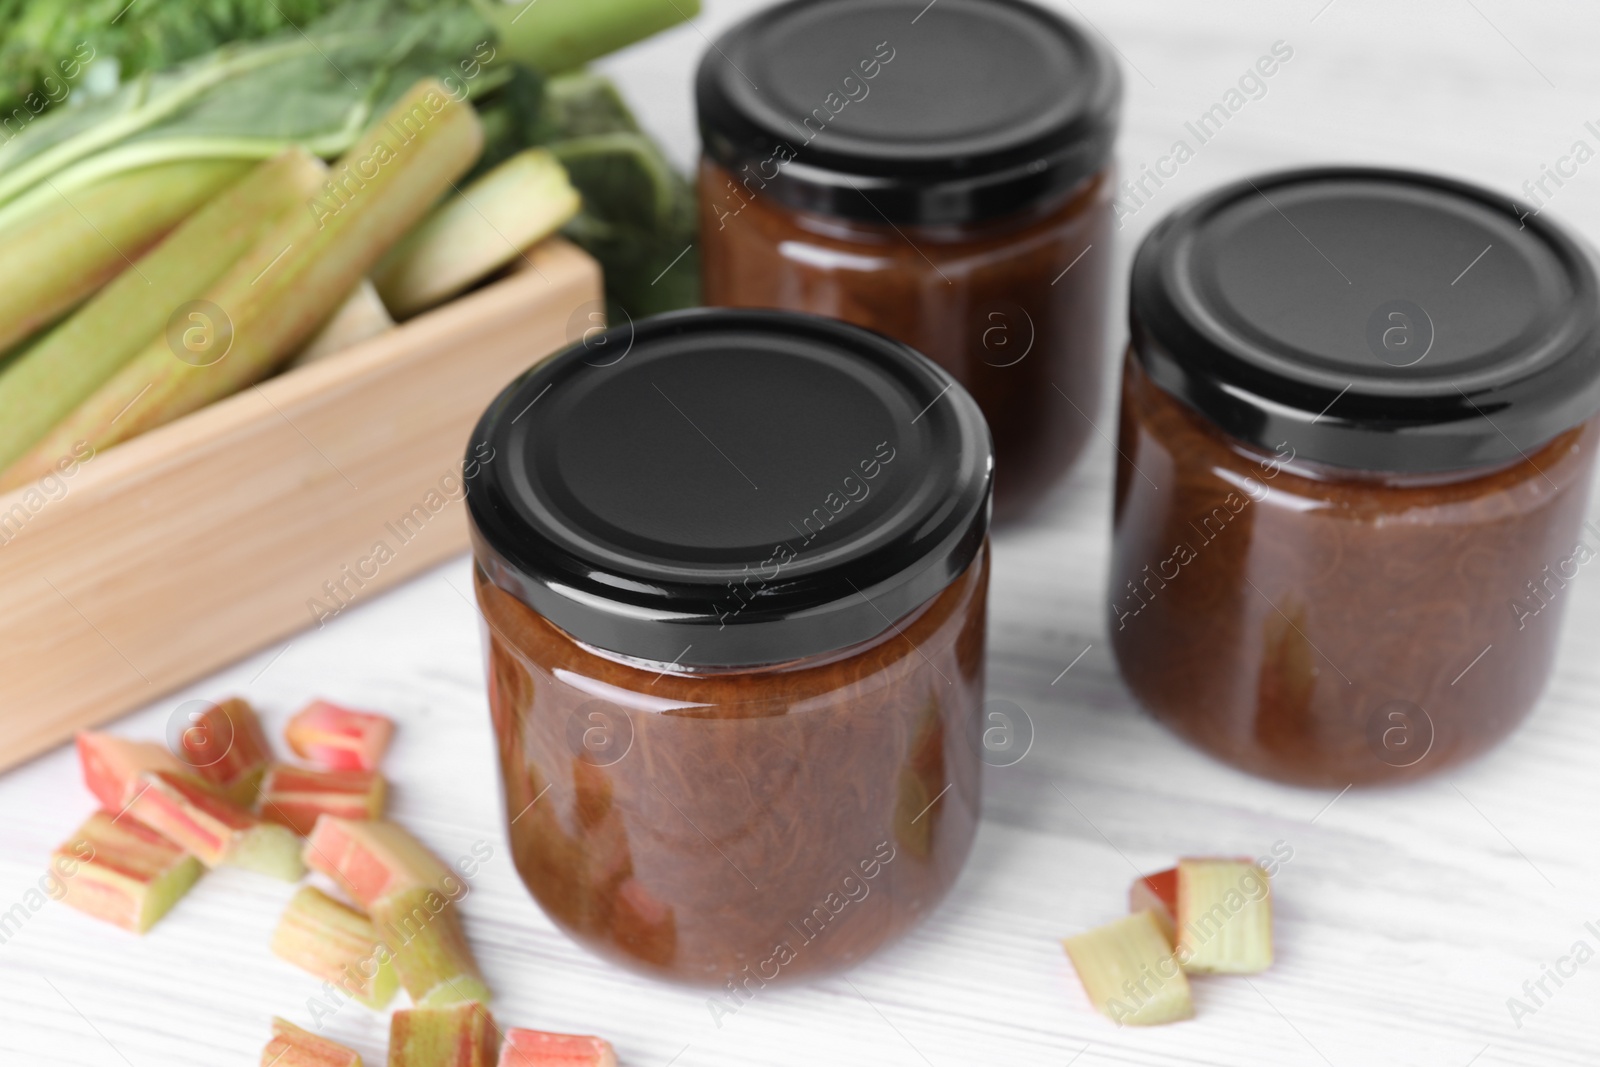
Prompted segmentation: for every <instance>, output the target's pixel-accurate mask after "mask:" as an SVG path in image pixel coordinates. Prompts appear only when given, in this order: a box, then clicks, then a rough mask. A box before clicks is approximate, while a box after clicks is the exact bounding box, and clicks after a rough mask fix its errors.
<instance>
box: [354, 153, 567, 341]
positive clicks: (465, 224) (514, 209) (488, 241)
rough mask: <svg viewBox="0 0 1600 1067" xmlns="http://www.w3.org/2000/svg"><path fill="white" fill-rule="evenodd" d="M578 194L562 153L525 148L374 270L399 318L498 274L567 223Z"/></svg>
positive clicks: (453, 201) (435, 215)
mask: <svg viewBox="0 0 1600 1067" xmlns="http://www.w3.org/2000/svg"><path fill="white" fill-rule="evenodd" d="M579 206H580V200H579V198H578V191H577V190H576V189H574V188H573V187H572V183H571V182H569V181H567V172H566V170H565V169H564V168H563V167H562V166H561V164H560V163H558V162H556V158H555V156H553V155H551V154H550V153H549V152H548V151H547V150H545V149H542V148H530V149H528V150H527V151H525V152H519V153H517V154H516V155H514V156H512V157H511V158H510V159H508V160H506V161H505V162H504V163H502V164H500V165H499V166H498V167H495V168H494V169H493V170H491V171H490V172H489V173H487V174H485V175H484V176H483V177H481V178H479V179H478V180H477V181H475V182H473V183H472V184H471V185H469V186H467V187H466V188H465V189H463V190H462V191H461V192H460V193H458V194H456V195H455V196H453V197H451V198H450V199H448V200H446V201H445V202H444V203H443V204H441V205H440V206H439V208H438V209H437V210H435V211H434V213H433V214H432V215H429V216H428V217H427V218H426V219H424V220H423V222H422V224H421V225H419V226H418V227H417V228H416V229H414V230H412V231H411V232H410V233H408V234H406V236H405V237H404V238H402V239H401V241H400V243H399V244H397V245H395V247H394V248H393V249H392V250H391V251H390V252H389V254H388V255H386V256H385V257H384V258H383V261H382V262H380V263H379V264H378V266H377V268H376V269H374V271H373V273H372V278H373V282H374V283H375V284H376V285H377V287H378V295H379V296H381V297H382V298H383V303H384V306H385V307H387V308H388V309H389V312H390V314H392V315H394V316H395V317H396V318H400V319H403V318H406V317H408V316H411V315H415V314H417V313H418V312H420V311H426V310H427V309H428V308H430V307H433V306H434V305H435V304H441V303H443V302H444V301H446V300H448V299H450V298H451V297H452V296H455V295H456V294H457V293H459V292H461V291H462V290H463V289H466V288H467V287H468V286H470V285H472V284H473V283H474V282H477V281H481V280H482V279H484V278H486V277H488V276H489V275H490V274H493V273H494V272H495V271H497V270H499V269H500V268H501V267H504V266H505V265H506V264H508V263H510V262H511V261H512V260H514V259H516V258H517V257H518V256H519V255H521V254H522V252H523V250H524V249H528V248H532V247H533V246H534V245H536V244H538V243H539V242H540V241H542V240H544V239H545V238H546V237H549V236H550V235H551V234H553V233H555V232H556V231H557V230H559V229H560V228H561V227H562V226H564V225H566V224H567V222H569V221H570V220H571V219H572V217H573V216H574V215H576V214H577V213H578V208H579Z"/></svg>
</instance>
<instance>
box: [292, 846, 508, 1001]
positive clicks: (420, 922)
mask: <svg viewBox="0 0 1600 1067" xmlns="http://www.w3.org/2000/svg"><path fill="white" fill-rule="evenodd" d="M305 861H306V863H307V864H308V865H309V866H310V867H311V868H312V870H316V871H321V872H322V873H323V874H326V875H327V876H328V877H330V878H332V879H333V880H334V881H335V882H336V883H337V884H338V885H339V886H340V887H341V888H343V889H344V890H345V892H347V893H349V894H350V896H351V897H352V898H353V899H354V900H355V901H356V903H358V904H360V905H361V906H362V907H364V908H366V909H367V911H368V912H369V913H370V914H371V915H372V922H373V924H374V925H375V926H376V927H377V928H378V937H379V938H380V939H381V940H382V941H383V942H384V943H385V944H387V945H388V946H389V950H390V952H391V953H392V954H393V956H394V966H395V971H396V972H397V973H398V974H399V976H400V984H401V985H403V986H404V987H405V990H406V992H407V993H409V994H411V999H412V1000H413V1001H414V1002H415V1003H417V1004H452V1003H455V1002H457V1001H468V1000H483V1001H487V1000H488V999H489V990H488V988H487V987H486V986H485V985H484V983H483V977H482V975H480V974H479V972H478V965H477V964H476V963H475V962H473V959H472V950H471V949H470V948H469V947H468V945H467V938H466V935H465V934H464V933H463V932H462V930H461V925H460V921H459V920H458V918H457V915H456V910H455V904H454V903H453V899H454V898H455V897H456V896H458V895H459V891H460V889H461V882H460V881H459V880H458V879H457V878H456V877H455V876H454V875H452V874H451V873H450V868H448V867H446V866H445V865H444V864H443V863H442V862H441V861H440V860H439V858H438V857H436V856H435V855H434V854H433V853H432V852H429V851H428V849H427V847H426V846H424V845H423V844H422V842H420V841H418V840H417V839H416V838H414V837H412V836H411V835H410V834H409V833H407V832H406V831H405V830H402V829H401V828H400V827H398V826H396V825H395V824H394V823H391V822H382V821H370V822H358V821H353V820H350V819H340V818H336V817H334V816H332V815H324V816H322V817H321V818H319V819H318V820H317V825H316V826H315V827H314V828H313V829H312V831H311V836H310V837H309V838H308V839H307V840H306V848H305Z"/></svg>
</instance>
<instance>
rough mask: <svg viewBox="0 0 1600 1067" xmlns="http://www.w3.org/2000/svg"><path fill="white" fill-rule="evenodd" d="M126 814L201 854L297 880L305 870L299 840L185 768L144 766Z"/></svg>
mask: <svg viewBox="0 0 1600 1067" xmlns="http://www.w3.org/2000/svg"><path fill="white" fill-rule="evenodd" d="M128 814H129V815H131V816H132V817H133V818H135V819H138V820H139V821H140V822H142V823H144V824H145V825H146V826H148V827H150V828H151V829H153V830H155V831H156V832H157V833H159V834H161V835H162V836H164V837H166V838H168V839H170V840H171V841H173V842H174V843H175V844H177V845H179V846H181V847H182V848H183V849H185V850H186V851H188V852H191V853H193V854H194V855H195V856H198V857H199V858H200V862H201V863H204V864H205V865H206V866H207V867H215V866H217V865H218V864H223V863H226V864H230V865H233V866H237V867H245V868H248V869H250V870H254V871H260V872H262V873H263V874H270V875H272V876H274V877H276V878H281V879H283V880H284V881H288V882H293V881H298V880H299V878H300V876H301V875H303V874H304V873H305V867H304V866H303V865H302V864H301V862H300V855H299V852H300V847H299V842H298V841H297V839H296V838H295V837H294V835H293V834H292V833H291V832H290V831H288V830H286V829H285V828H283V827H282V826H276V825H273V824H270V823H264V822H262V821H261V820H260V819H258V818H256V817H255V816H254V815H252V814H250V813H249V812H248V811H245V810H244V809H243V808H241V807H239V806H238V805H237V804H235V803H233V802H232V801H231V800H229V799H228V798H227V797H225V796H223V795H222V794H221V793H218V792H217V791H216V790H215V789H213V788H211V786H209V785H207V784H206V783H205V782H202V781H200V780H198V779H195V778H191V777H189V776H188V775H185V774H171V773H168V772H165V771H146V772H145V773H143V774H142V775H140V776H139V789H138V791H137V793H136V794H135V796H134V799H133V801H132V802H131V803H130V804H129V805H128Z"/></svg>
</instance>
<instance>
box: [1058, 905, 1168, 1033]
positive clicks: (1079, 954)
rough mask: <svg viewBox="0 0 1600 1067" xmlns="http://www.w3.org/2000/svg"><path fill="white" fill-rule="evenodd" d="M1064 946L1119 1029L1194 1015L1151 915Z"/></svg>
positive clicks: (1097, 1007) (1094, 998)
mask: <svg viewBox="0 0 1600 1067" xmlns="http://www.w3.org/2000/svg"><path fill="white" fill-rule="evenodd" d="M1062 945H1063V946H1064V947H1065V948H1066V950H1067V955H1068V956H1069V957H1070V958H1071V959H1072V966H1073V968H1074V969H1076V970H1077V972H1078V980H1079V981H1080V982H1082V983H1083V991H1084V992H1085V993H1087V994H1088V995H1089V1002H1090V1003H1091V1004H1093V1005H1094V1008H1095V1010H1096V1011H1098V1012H1099V1013H1100V1014H1101V1015H1104V1016H1105V1017H1106V1018H1108V1019H1110V1020H1111V1021H1112V1022H1114V1023H1116V1024H1118V1025H1119V1026H1121V1025H1124V1024H1125V1025H1128V1026H1156V1025H1159V1024H1161V1023H1170V1022H1176V1021H1178V1020H1179V1019H1187V1018H1189V1017H1191V1016H1192V1015H1194V1002H1193V1001H1192V1000H1191V999H1190V996H1189V980H1188V979H1187V978H1186V977H1184V973H1183V968H1182V967H1180V966H1178V961H1177V960H1176V959H1175V958H1174V957H1173V952H1172V947H1171V946H1170V945H1169V944H1167V939H1166V936H1165V935H1164V934H1162V932H1161V925H1160V924H1159V923H1158V922H1156V919H1155V916H1153V915H1151V914H1150V913H1149V912H1148V911H1141V912H1139V913H1138V914H1136V915H1129V916H1127V917H1126V918H1122V919H1118V920H1117V921H1116V922H1111V923H1107V924H1106V925H1104V926H1100V927H1096V928H1095V929H1093V930H1090V931H1089V932H1088V933H1084V934H1079V935H1078V936H1076V937H1069V938H1067V939H1066V940H1065V941H1063V942H1062Z"/></svg>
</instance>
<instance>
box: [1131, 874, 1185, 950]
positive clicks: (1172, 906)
mask: <svg viewBox="0 0 1600 1067" xmlns="http://www.w3.org/2000/svg"><path fill="white" fill-rule="evenodd" d="M1141 911H1148V912H1150V914H1151V915H1152V916H1154V917H1155V920H1156V925H1157V926H1159V927H1161V932H1162V933H1163V934H1165V935H1166V937H1167V942H1168V944H1172V943H1174V942H1176V941H1177V933H1178V931H1177V921H1178V868H1176V867H1169V868H1167V869H1166V870H1164V871H1157V872H1156V873H1155V874H1147V875H1145V876H1144V877H1143V878H1138V879H1135V880H1134V883H1133V884H1132V885H1131V886H1129V887H1128V913H1129V914H1130V915H1136V914H1138V913H1139V912H1141Z"/></svg>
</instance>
